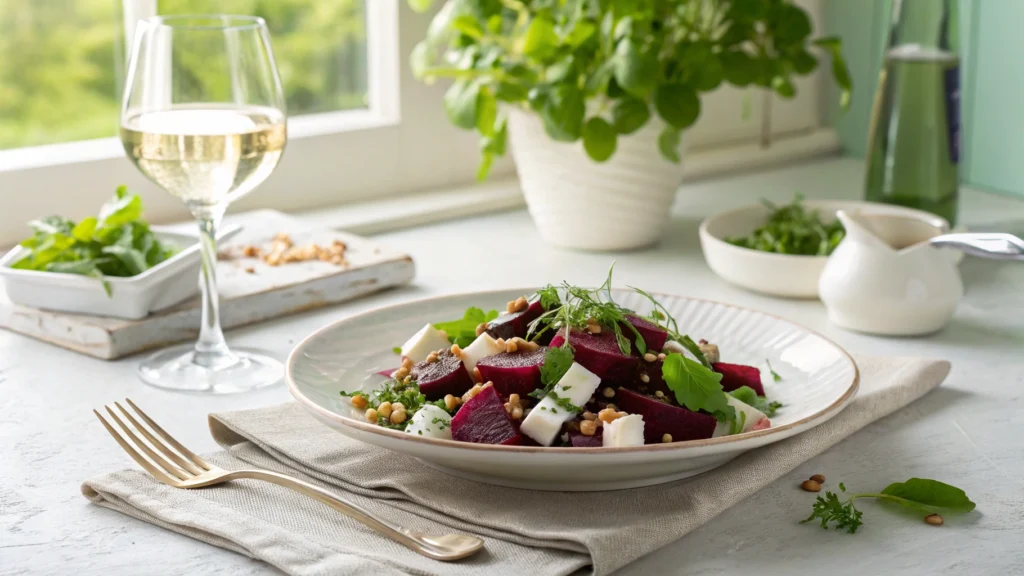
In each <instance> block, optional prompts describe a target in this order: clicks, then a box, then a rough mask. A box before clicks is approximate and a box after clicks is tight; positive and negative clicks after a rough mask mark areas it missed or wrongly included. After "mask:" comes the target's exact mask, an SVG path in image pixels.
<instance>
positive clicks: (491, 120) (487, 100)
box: [476, 88, 498, 136]
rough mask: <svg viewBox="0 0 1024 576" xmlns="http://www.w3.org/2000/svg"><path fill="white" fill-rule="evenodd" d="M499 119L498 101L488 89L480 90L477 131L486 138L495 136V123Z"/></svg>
mask: <svg viewBox="0 0 1024 576" xmlns="http://www.w3.org/2000/svg"><path fill="white" fill-rule="evenodd" d="M497 119H498V100H497V99H495V97H494V94H492V93H491V91H490V90H489V89H487V88H482V89H481V90H480V95H479V97H478V100H477V113H476V129H477V131H478V132H480V134H482V135H484V136H491V135H493V134H494V129H495V123H496V120H497Z"/></svg>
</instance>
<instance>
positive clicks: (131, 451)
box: [92, 410, 180, 486]
mask: <svg viewBox="0 0 1024 576" xmlns="http://www.w3.org/2000/svg"><path fill="white" fill-rule="evenodd" d="M92 413H93V414H95V415H96V417H97V418H99V419H100V422H102V423H103V427H104V428H106V429H107V432H110V435H111V436H113V437H114V440H117V443H118V444H120V445H121V448H124V451H125V452H127V453H128V455H129V456H131V457H132V460H135V461H136V462H138V463H139V466H142V467H143V468H145V469H146V471H147V472H149V473H150V474H152V475H153V476H154V477H155V478H156V479H157V480H159V481H161V482H163V483H164V484H170V485H171V486H174V485H176V484H179V483H180V480H178V479H177V478H171V477H170V476H168V475H167V474H166V473H164V471H163V470H160V469H159V468H157V467H156V466H154V465H153V463H152V462H150V461H149V460H146V457H145V456H143V455H142V454H139V451H138V450H136V449H135V448H134V447H133V446H132V445H131V444H129V443H128V441H127V440H125V439H124V438H123V437H122V436H121V435H120V434H118V433H117V430H114V428H113V426H111V425H110V423H109V422H107V419H106V418H104V417H103V416H100V413H99V412H97V411H96V410H93V411H92Z"/></svg>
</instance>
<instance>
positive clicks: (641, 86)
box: [613, 38, 658, 98]
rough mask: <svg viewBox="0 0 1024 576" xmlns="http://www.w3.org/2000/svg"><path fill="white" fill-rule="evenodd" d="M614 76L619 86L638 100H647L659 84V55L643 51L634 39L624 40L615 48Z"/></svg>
mask: <svg viewBox="0 0 1024 576" xmlns="http://www.w3.org/2000/svg"><path fill="white" fill-rule="evenodd" d="M613 61H614V68H613V71H614V75H615V80H616V81H617V82H618V85H619V86H621V87H622V88H623V89H624V90H625V91H626V92H629V93H630V94H632V95H634V96H636V97H637V98H646V97H647V96H648V94H650V93H651V91H652V90H653V89H654V87H655V86H656V85H657V82H658V55H657V53H655V52H654V51H653V50H651V49H642V48H640V47H639V46H638V45H637V44H636V42H634V41H633V39H632V38H624V39H622V40H621V41H620V42H619V43H618V45H617V46H616V47H615V55H614V56H613Z"/></svg>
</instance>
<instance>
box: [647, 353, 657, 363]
mask: <svg viewBox="0 0 1024 576" xmlns="http://www.w3.org/2000/svg"><path fill="white" fill-rule="evenodd" d="M657 359H658V357H657V356H655V355H654V353H653V352H648V353H647V354H644V360H646V361H648V362H654V361H655V360H657Z"/></svg>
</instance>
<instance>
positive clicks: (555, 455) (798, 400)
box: [286, 289, 858, 491]
mask: <svg viewBox="0 0 1024 576" xmlns="http://www.w3.org/2000/svg"><path fill="white" fill-rule="evenodd" d="M532 291H533V290H532V289H531V290H503V291H496V292H478V293H472V294H459V295H453V296H443V297H440V298H431V299H427V300H419V301H414V302H408V303H405V304H399V305H396V306H389V307H386V308H380V309H377V310H371V311H369V312H365V313H363V314H359V315H356V316H352V317H349V318H346V319H344V320H341V321H339V322H336V323H334V324H331V325H330V326H327V327H325V328H322V329H320V330H318V331H317V332H315V333H313V334H312V335H311V336H309V337H307V338H306V339H305V340H303V341H302V342H301V343H299V345H298V346H296V348H295V350H293V351H292V353H291V355H290V356H289V358H288V363H287V367H286V377H287V381H288V388H289V390H290V391H291V393H292V395H294V396H295V398H296V399H297V400H298V401H299V403H300V404H302V406H304V407H305V408H307V409H308V410H309V411H310V412H311V413H312V414H313V415H314V416H316V417H317V418H318V419H320V420H321V421H323V422H324V423H326V424H327V425H329V426H331V427H333V428H335V429H336V430H338V431H340V432H342V433H343V434H345V435H346V436H350V437H352V438H356V439H358V440H362V441H364V442H368V443H370V444H375V445H377V446H382V447H384V448H388V449H390V450H394V451H395V452H399V453H402V454H406V455H409V456H412V457H414V458H418V459H419V460H420V461H422V462H423V463H424V464H426V465H428V466H431V467H432V468H435V469H437V470H441V471H443V472H447V473H449V474H453V475H455V476H460V477H463V478H469V479H472V480H478V481H481V482H487V483H490V484H499V485H502V486H513V487H519V488H532V489H538V490H571V491H593V490H615V489H621V488H634V487H638V486H649V485H653V484H660V483H663V482H670V481H672V480H678V479H680V478H686V477H688V476H693V475H695V474H699V473H701V472H704V471H706V470H710V469H712V468H714V467H716V466H720V465H722V464H724V463H725V462H728V461H729V460H731V459H733V458H735V457H737V456H739V455H740V454H742V453H743V452H745V451H747V450H750V449H752V448H757V447H758V446H764V445H765V444H771V443H773V442H778V441H779V440H782V439H784V438H788V437H790V436H793V435H794V434H799V433H800V432H803V431H805V430H808V429H810V428H813V427H814V426H817V425H818V424H821V423H822V422H824V421H826V420H828V419H829V418H831V417H833V416H835V415H836V414H837V413H839V411H840V410H842V409H843V408H844V407H845V406H846V404H847V403H848V402H849V401H850V400H851V399H852V398H853V396H854V393H855V392H856V391H857V384H858V373H857V366H856V364H854V362H853V359H852V358H850V356H849V354H847V353H846V351H844V350H843V349H842V348H840V347H839V346H837V345H836V344H834V343H832V342H831V341H829V340H827V339H825V338H824V337H822V336H821V335H819V334H817V333H814V332H811V331H810V330H807V329H806V328H803V327H802V326H799V325H796V324H793V323H791V322H788V321H786V320H783V319H781V318H777V317H775V316H771V315H768V314H764V313H762V312H755V311H753V310H748V309H745V308H739V307H736V306H730V305H728V304H721V303H718V302H711V301H707V300H696V299H692V298H685V297H681V296H669V295H659V296H658V299H659V300H660V301H661V303H662V304H663V305H664V306H665V307H666V308H667V309H668V311H669V312H670V313H671V314H672V315H673V316H674V317H675V318H676V319H677V320H678V321H679V326H680V328H682V329H683V330H685V331H686V332H688V333H689V334H691V335H692V336H693V337H694V338H706V339H708V340H709V341H711V342H714V343H716V344H718V345H719V346H720V348H721V351H722V359H723V361H726V362H733V363H738V364H751V365H755V366H764V363H765V360H766V359H768V360H770V361H771V364H772V366H773V367H774V368H775V370H776V371H777V372H779V373H780V374H781V375H782V377H783V379H782V380H781V381H780V382H773V381H771V379H770V378H768V379H767V380H768V381H767V382H765V393H766V394H767V395H768V397H769V399H772V400H778V401H780V402H782V403H783V404H784V405H785V406H784V407H783V408H782V409H780V410H779V412H778V413H777V414H776V416H775V417H774V418H772V428H770V429H768V430H759V431H755V432H748V433H745V434H740V435H736V436H728V437H722V438H711V439H707V440H695V441H690V442H677V443H673V444H659V445H647V446H639V447H633V448H539V447H529V446H493V445H484V444H470V443H465V442H455V441H452V440H436V439H431V438H423V437H420V436H413V435H411V434H407V433H405V432H400V431H397V430H389V429H386V428H381V427H379V426H376V425H372V424H370V423H368V422H366V421H365V420H362V419H359V418H352V417H349V416H350V415H352V411H351V410H352V409H351V407H350V405H349V404H348V402H347V400H345V399H343V398H342V397H341V396H340V395H339V392H340V391H341V390H347V391H354V390H358V389H359V388H360V386H361V385H362V383H363V381H364V379H365V378H366V376H367V374H369V373H372V372H376V371H378V370H383V369H389V368H394V367H396V365H397V364H398V359H397V356H395V354H394V352H392V348H393V347H394V346H395V345H396V344H401V343H402V342H404V341H405V340H406V338H408V337H409V335H411V334H413V333H414V332H415V331H416V330H417V329H419V328H421V327H422V326H423V325H424V324H426V323H427V322H439V321H443V320H450V319H453V318H461V317H462V315H463V313H464V312H465V310H466V308H468V307H470V306H479V307H482V308H484V309H488V308H500V307H502V306H504V304H505V303H506V302H508V301H509V300H512V299H515V298H517V297H519V296H522V295H524V294H529V293H532ZM615 299H616V301H617V302H618V303H619V304H621V305H623V306H626V307H628V308H632V309H635V310H637V311H639V312H641V313H644V314H646V313H648V311H649V310H650V303H649V302H648V301H647V300H646V299H644V298H642V297H640V296H638V295H637V294H635V293H634V292H632V291H626V290H615Z"/></svg>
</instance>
